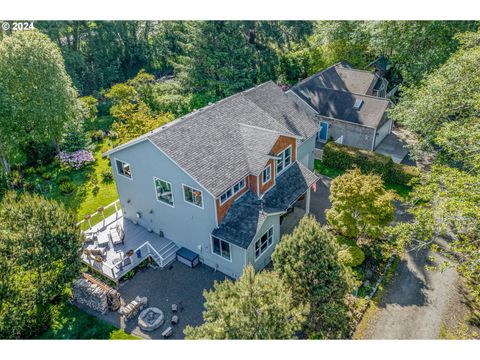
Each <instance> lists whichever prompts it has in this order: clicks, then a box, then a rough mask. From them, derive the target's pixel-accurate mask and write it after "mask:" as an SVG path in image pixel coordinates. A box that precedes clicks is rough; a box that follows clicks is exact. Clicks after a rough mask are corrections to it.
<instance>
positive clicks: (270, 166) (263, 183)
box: [262, 164, 272, 186]
mask: <svg viewBox="0 0 480 360" xmlns="http://www.w3.org/2000/svg"><path fill="white" fill-rule="evenodd" d="M267 168H268V169H270V177H269V178H268V180H267V181H265V178H264V177H263V174H264V172H265V170H266V169H267ZM270 180H272V164H268V165H267V166H265V167H264V168H263V170H262V186H263V185H265V184H266V183H268V182H269V181H270Z"/></svg>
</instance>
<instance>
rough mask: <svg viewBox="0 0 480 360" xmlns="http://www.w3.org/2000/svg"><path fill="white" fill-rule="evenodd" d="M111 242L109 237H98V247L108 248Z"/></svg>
mask: <svg viewBox="0 0 480 360" xmlns="http://www.w3.org/2000/svg"><path fill="white" fill-rule="evenodd" d="M109 242H110V240H109V238H108V236H99V237H98V246H108V243H109Z"/></svg>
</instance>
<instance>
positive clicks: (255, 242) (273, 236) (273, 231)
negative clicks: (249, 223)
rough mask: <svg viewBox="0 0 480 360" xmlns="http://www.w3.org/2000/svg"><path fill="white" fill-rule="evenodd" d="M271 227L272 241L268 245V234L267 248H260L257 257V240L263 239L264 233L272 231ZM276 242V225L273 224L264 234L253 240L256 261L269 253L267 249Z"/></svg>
mask: <svg viewBox="0 0 480 360" xmlns="http://www.w3.org/2000/svg"><path fill="white" fill-rule="evenodd" d="M270 229H272V243H271V244H270V245H268V235H267V247H266V248H265V250H263V252H262V250H261V248H260V254H259V255H258V257H257V255H256V253H255V245H256V244H257V242H259V241H261V239H262V237H263V235H265V234H267V233H268V232H269V231H270ZM274 242H275V225H272V226H270V227H269V228H268V229H267V231H265V232H264V233H263V234H262V235H260V236H259V237H258V239H257V240H255V241H254V242H253V258H254V260H255V262H257V261H258V260H260V259H261V258H262V256H263V255H265V254H266V253H267V250H268V249H270V248H271V247H272V246H273V244H274ZM260 247H261V244H260Z"/></svg>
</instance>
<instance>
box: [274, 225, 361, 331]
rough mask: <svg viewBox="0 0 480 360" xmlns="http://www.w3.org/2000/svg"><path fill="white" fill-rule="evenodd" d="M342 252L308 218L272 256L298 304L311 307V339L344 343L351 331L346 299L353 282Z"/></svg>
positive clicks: (333, 239) (283, 240) (333, 240)
mask: <svg viewBox="0 0 480 360" xmlns="http://www.w3.org/2000/svg"><path fill="white" fill-rule="evenodd" d="M339 251H340V248H339V246H338V244H337V243H336V241H335V238H334V237H333V236H332V235H331V234H330V233H329V232H328V231H327V230H326V229H325V228H322V227H321V226H320V224H319V223H318V222H317V221H316V220H315V219H314V218H313V217H312V216H305V217H303V218H302V220H300V223H299V224H298V226H297V227H296V228H295V229H294V231H293V233H292V234H286V235H284V236H283V237H282V240H281V241H280V243H279V244H278V245H277V247H276V249H275V251H274V253H273V255H272V261H273V266H274V269H275V271H276V272H278V274H279V276H280V278H281V279H283V280H284V281H285V283H286V284H287V286H288V287H289V288H290V289H291V290H292V292H293V297H294V299H295V301H296V303H299V304H306V305H308V306H310V314H309V316H308V321H307V322H306V324H305V331H306V334H307V335H308V336H311V337H320V338H326V339H341V338H345V337H347V336H348V333H349V331H350V329H351V328H350V326H351V323H350V321H351V315H350V312H349V309H348V306H347V304H346V297H347V295H348V294H349V293H350V292H351V290H352V288H353V281H352V278H351V274H350V273H349V272H348V270H347V268H346V267H345V266H344V265H343V264H342V262H341V261H340V260H339V258H338V253H339Z"/></svg>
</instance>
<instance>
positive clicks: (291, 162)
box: [275, 145, 297, 177]
mask: <svg viewBox="0 0 480 360" xmlns="http://www.w3.org/2000/svg"><path fill="white" fill-rule="evenodd" d="M289 148H290V164H288V165H287V166H285V157H284V156H283V155H282V162H283V168H282V170H280V172H277V160H275V177H277V176H278V175H280V174H282V173H284V172H285V170H287V169H288V168H289V167H290V166H292V164H293V163H294V162H295V161H297V159H295V161H293V152H292V145H288V146H287V147H286V148H285V149H283V150H282V152H281V153H280V154H283V153H284V152H285V151H286V150H287V149H289Z"/></svg>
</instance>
